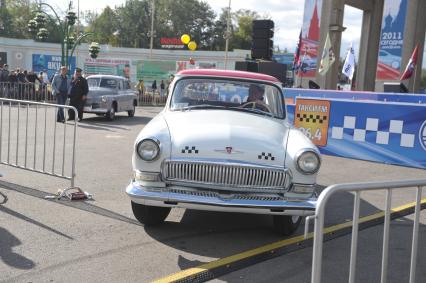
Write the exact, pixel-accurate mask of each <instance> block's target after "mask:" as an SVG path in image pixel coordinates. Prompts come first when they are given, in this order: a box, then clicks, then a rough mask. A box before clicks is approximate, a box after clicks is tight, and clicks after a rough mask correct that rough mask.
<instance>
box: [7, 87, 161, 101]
mask: <svg viewBox="0 0 426 283" xmlns="http://www.w3.org/2000/svg"><path fill="white" fill-rule="evenodd" d="M0 98H8V99H16V100H25V101H43V102H56V97H55V96H53V95H52V86H51V85H50V84H33V83H10V82H0ZM166 101H167V96H165V95H160V93H158V92H156V93H152V92H146V93H145V94H144V95H138V105H141V106H164V105H165V104H166Z"/></svg>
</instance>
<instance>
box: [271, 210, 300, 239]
mask: <svg viewBox="0 0 426 283" xmlns="http://www.w3.org/2000/svg"><path fill="white" fill-rule="evenodd" d="M273 217H274V230H275V232H277V233H279V234H281V235H284V236H290V235H292V234H293V233H294V232H295V231H296V230H297V228H298V227H299V225H300V223H301V222H302V217H301V216H291V215H274V216H273Z"/></svg>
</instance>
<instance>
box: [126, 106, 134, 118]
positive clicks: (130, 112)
mask: <svg viewBox="0 0 426 283" xmlns="http://www.w3.org/2000/svg"><path fill="white" fill-rule="evenodd" d="M135 109H136V107H135V106H133V109H132V110H129V111H127V114H129V117H134V116H135Z"/></svg>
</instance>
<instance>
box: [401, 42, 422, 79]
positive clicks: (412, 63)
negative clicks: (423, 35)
mask: <svg viewBox="0 0 426 283" xmlns="http://www.w3.org/2000/svg"><path fill="white" fill-rule="evenodd" d="M418 49H419V45H418V44H417V45H416V48H414V51H413V54H411V58H410V60H409V61H408V64H407V67H405V71H404V73H403V74H402V76H401V79H400V81H403V80H406V79H409V78H411V76H412V75H413V74H414V71H415V69H416V64H417V53H418Z"/></svg>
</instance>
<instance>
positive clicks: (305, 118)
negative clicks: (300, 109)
mask: <svg viewBox="0 0 426 283" xmlns="http://www.w3.org/2000/svg"><path fill="white" fill-rule="evenodd" d="M296 117H297V119H299V121H300V122H307V123H310V122H312V123H320V124H322V123H324V122H325V121H327V116H324V115H323V116H321V115H314V114H309V115H308V114H301V113H297V115H296Z"/></svg>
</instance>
